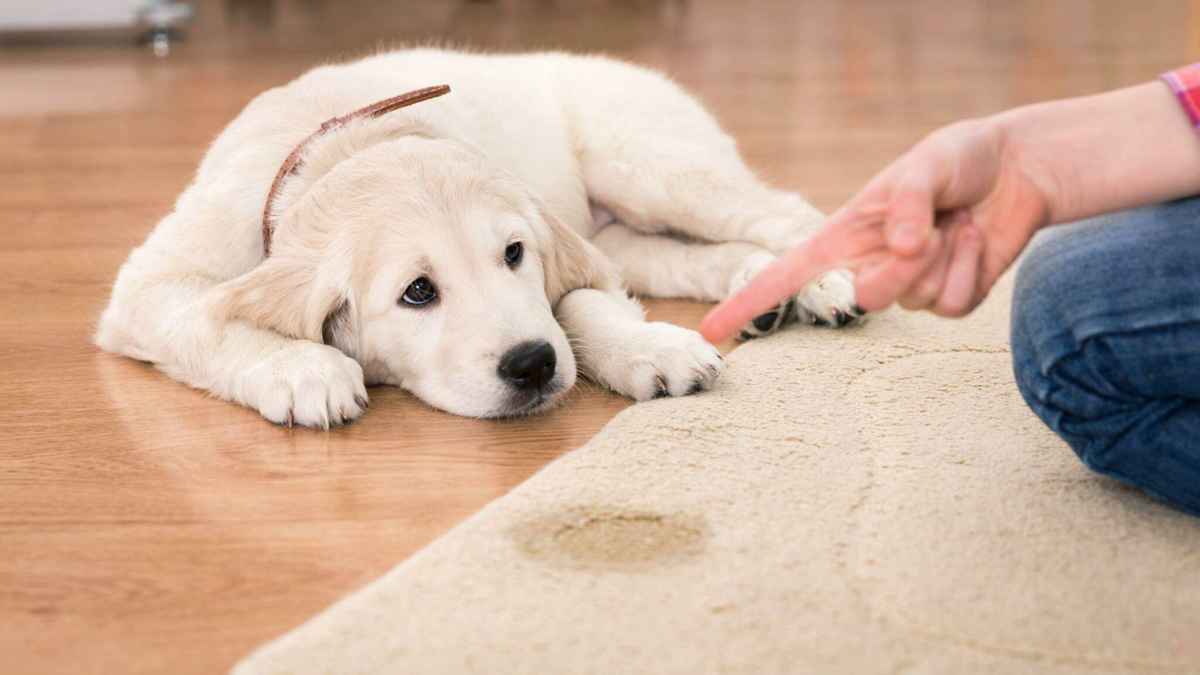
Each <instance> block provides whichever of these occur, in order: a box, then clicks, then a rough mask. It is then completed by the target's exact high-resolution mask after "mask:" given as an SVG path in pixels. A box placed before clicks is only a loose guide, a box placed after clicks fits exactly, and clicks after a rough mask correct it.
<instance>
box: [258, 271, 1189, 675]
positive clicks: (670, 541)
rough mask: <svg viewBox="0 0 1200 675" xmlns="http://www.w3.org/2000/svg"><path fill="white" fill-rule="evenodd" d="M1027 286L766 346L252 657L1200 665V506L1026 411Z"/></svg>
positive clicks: (540, 665) (616, 669)
mask: <svg viewBox="0 0 1200 675" xmlns="http://www.w3.org/2000/svg"><path fill="white" fill-rule="evenodd" d="M1008 295H1009V291H1008V290H1007V286H1006V287H1004V288H1001V289H998V290H997V292H996V293H995V294H994V297H993V300H991V301H989V303H988V305H986V306H985V307H984V308H983V309H982V310H981V311H980V312H979V313H977V314H976V315H975V316H974V317H973V318H971V319H969V320H967V321H960V322H952V321H940V320H937V319H933V318H930V317H926V316H916V315H910V314H906V313H902V312H891V313H888V314H885V315H882V316H878V317H874V318H873V319H872V320H871V322H870V323H869V324H868V325H867V326H865V327H863V328H860V329H855V330H851V331H848V332H833V331H825V330H813V329H792V330H788V331H786V332H785V333H784V334H781V335H778V336H775V337H772V338H770V339H767V340H762V341H758V342H753V343H750V344H747V345H746V346H744V347H742V348H740V349H738V350H737V351H736V352H735V353H734V354H733V355H732V357H731V358H730V364H729V366H730V367H729V369H728V370H727V371H726V374H725V375H724V377H723V378H722V381H721V384H720V386H719V387H717V389H716V390H715V391H713V392H710V393H707V394H704V395H701V396H697V397H690V398H685V399H673V400H660V401H655V402H652V403H647V404H643V405H638V406H634V407H632V408H630V409H628V410H627V411H625V412H624V413H622V414H621V415H619V416H618V417H617V418H616V419H615V420H613V422H612V423H610V424H609V425H608V427H606V428H605V429H604V430H603V431H602V432H601V433H600V434H598V435H597V436H596V437H595V438H594V439H592V441H591V442H590V443H588V444H587V445H586V446H584V447H583V448H580V449H579V450H576V451H574V452H572V453H569V454H568V455H566V456H565V457H563V458H562V459H560V460H558V461H556V462H554V463H553V464H551V465H550V466H548V467H547V468H546V469H545V470H543V471H542V472H540V473H539V474H537V475H536V476H534V477H533V478H532V479H530V480H529V481H528V482H526V483H525V484H524V485H522V486H520V487H519V488H517V489H516V490H514V491H513V492H512V493H511V494H509V495H508V496H506V497H504V498H502V499H500V500H498V501H496V502H494V503H493V504H491V505H490V506H488V507H487V508H486V509H484V510H483V511H482V512H480V513H479V514H477V515H476V516H474V517H473V518H471V519H470V520H468V521H467V522H465V523H464V524H462V525H461V526H459V527H458V528H456V529H454V530H453V531H452V532H450V533H449V534H447V535H446V536H444V537H442V538H441V539H440V540H438V541H436V542H435V543H433V544H432V545H430V546H429V547H428V548H426V549H424V550H423V551H421V552H420V553H418V554H417V555H415V556H414V557H413V558H411V559H410V560H408V561H406V562H404V563H403V564H401V565H400V566H398V567H397V568H396V569H394V570H393V571H392V572H390V573H389V574H388V575H386V576H385V577H383V578H382V579H380V580H378V581H377V582H375V583H373V584H371V585H370V586H368V587H366V588H364V589H363V590H361V591H359V592H357V593H355V594H353V595H351V596H350V597H348V598H346V599H345V600H343V601H342V602H340V603H338V604H337V605H335V606H333V607H332V608H330V609H329V610H327V611H326V612H324V613H322V614H320V615H318V616H317V617H315V618H313V619H312V620H311V621H309V622H308V623H306V624H305V625H303V626H301V627H300V628H298V629H296V630H295V631H293V632H292V633H290V634H288V635H285V636H284V637H282V638H280V639H278V640H276V641H275V642H272V643H270V644H268V645H266V646H265V647H263V648H262V649H260V650H259V651H257V652H256V653H255V654H253V655H251V656H250V657H249V658H247V659H246V660H245V661H244V662H243V663H241V664H240V665H239V666H238V667H237V668H236V669H235V672H236V673H239V674H241V675H250V674H251V673H255V674H264V675H265V674H267V673H279V674H282V673H339V674H340V673H346V674H349V673H455V674H459V673H512V674H517V673H521V674H524V673H555V674H566V673H605V674H611V675H619V674H625V673H688V674H689V675H692V674H698V673H755V674H764V673H910V674H916V673H921V674H924V673H1084V672H1097V671H1106V672H1108V671H1111V672H1181V673H1182V672H1189V673H1197V672H1200V520H1197V519H1191V518H1189V517H1187V516H1183V515H1180V514H1178V513H1176V512H1174V511H1171V510H1169V509H1167V508H1165V507H1163V506H1161V505H1159V504H1158V503H1156V502H1154V501H1152V500H1150V499H1148V498H1145V497H1143V496H1141V495H1140V494H1139V493H1137V492H1135V491H1133V490H1130V489H1128V488H1125V487H1122V486H1121V485H1119V484H1117V483H1116V482H1114V481H1110V480H1107V479H1104V478H1101V477H1098V476H1095V475H1093V474H1091V473H1089V472H1088V471H1087V470H1086V469H1084V468H1083V466H1082V465H1081V464H1080V463H1079V462H1078V461H1077V460H1076V458H1075V457H1074V455H1073V454H1072V453H1071V451H1070V450H1069V449H1068V448H1067V447H1066V446H1065V445H1064V444H1063V443H1061V442H1060V441H1058V440H1057V438H1056V437H1054V436H1053V435H1052V434H1051V433H1050V432H1049V431H1047V430H1045V429H1044V428H1042V426H1041V425H1040V423H1039V422H1038V420H1037V419H1036V418H1035V417H1034V416H1033V415H1032V413H1030V412H1029V411H1028V410H1026V408H1025V407H1024V405H1023V404H1022V402H1021V400H1020V397H1019V395H1018V394H1017V392H1016V390H1015V388H1014V386H1013V384H1012V376H1011V374H1010V366H1009V356H1008V348H1007V339H1006V338H1007V298H1008ZM397 489H403V486H397Z"/></svg>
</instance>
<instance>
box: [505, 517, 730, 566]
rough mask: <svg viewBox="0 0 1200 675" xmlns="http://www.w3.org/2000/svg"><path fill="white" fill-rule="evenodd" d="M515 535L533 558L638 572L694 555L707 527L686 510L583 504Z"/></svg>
mask: <svg viewBox="0 0 1200 675" xmlns="http://www.w3.org/2000/svg"><path fill="white" fill-rule="evenodd" d="M511 535H512V537H513V540H514V541H515V543H516V544H517V546H518V548H519V549H520V551H521V552H522V553H523V554H525V555H526V556H527V557H529V558H533V559H535V560H539V561H543V562H547V563H551V564H556V565H560V566H565V567H575V568H583V569H601V570H603V569H608V570H624V571H637V570H645V569H650V568H653V567H658V566H661V565H666V564H671V563H677V562H681V561H683V560H687V559H689V558H692V557H695V556H697V555H699V554H701V553H702V552H703V551H704V545H705V541H706V540H707V538H708V527H707V525H706V524H705V522H704V519H703V518H700V517H698V516H691V515H686V514H661V513H653V512H649V511H629V510H625V509H619V508H609V507H601V506H581V507H575V508H572V509H567V510H565V511H561V512H558V513H554V514H550V515H546V516H541V517H538V518H534V519H533V520H530V521H526V522H524V523H522V524H520V525H518V526H517V527H515V528H513V530H512V532H511Z"/></svg>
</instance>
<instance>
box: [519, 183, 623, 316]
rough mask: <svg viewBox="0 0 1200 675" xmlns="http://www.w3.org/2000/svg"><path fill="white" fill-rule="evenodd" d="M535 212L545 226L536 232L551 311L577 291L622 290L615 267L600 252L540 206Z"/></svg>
mask: <svg viewBox="0 0 1200 675" xmlns="http://www.w3.org/2000/svg"><path fill="white" fill-rule="evenodd" d="M538 212H539V216H540V217H541V220H542V222H543V223H545V225H546V227H545V231H544V232H539V236H540V237H541V239H542V241H541V242H540V244H541V246H540V248H541V251H542V267H543V268H544V270H545V274H546V297H547V298H548V299H549V300H550V306H551V307H553V306H555V305H557V304H558V301H559V300H561V299H562V296H564V295H566V294H567V293H569V292H571V291H573V290H576V289H579V288H595V289H599V290H606V291H607V290H617V289H619V288H620V287H621V278H620V275H618V274H617V270H616V268H615V266H614V265H613V264H612V262H611V261H609V260H608V258H606V257H605V256H604V254H603V253H601V252H600V250H599V249H597V248H596V247H595V246H594V245H592V243H591V242H589V241H587V240H586V239H584V238H583V237H581V236H579V235H578V234H576V233H575V231H574V230H572V229H571V228H569V227H567V226H566V225H565V224H564V223H563V222H562V221H560V220H559V219H558V218H556V217H554V215H553V214H551V213H550V212H549V210H548V209H546V208H545V207H544V206H542V205H540V204H539V205H538Z"/></svg>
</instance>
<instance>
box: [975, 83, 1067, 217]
mask: <svg viewBox="0 0 1200 675" xmlns="http://www.w3.org/2000/svg"><path fill="white" fill-rule="evenodd" d="M1052 105H1054V104H1053V103H1042V104H1034V105H1028V106H1022V107H1020V108H1014V109H1012V110H1007V111H1004V112H1001V113H998V114H996V115H993V116H991V117H989V118H985V124H986V125H987V127H988V130H989V133H991V134H993V135H994V136H995V138H996V139H997V140H996V143H997V146H998V148H999V150H998V152H999V156H1000V162H1001V164H1003V165H1006V166H1008V167H1011V170H1012V171H1013V172H1014V173H1015V174H1016V176H1017V179H1018V180H1022V181H1024V182H1025V183H1027V184H1028V188H1029V189H1030V191H1031V192H1032V193H1033V194H1034V195H1035V197H1036V199H1037V201H1038V202H1040V205H1041V210H1042V214H1043V217H1042V219H1041V222H1039V223H1037V227H1038V228H1041V227H1043V226H1045V225H1049V224H1051V223H1057V222H1062V221H1063V220H1064V219H1065V218H1069V216H1068V215H1067V214H1069V213H1071V212H1072V211H1074V210H1076V206H1075V205H1076V204H1077V203H1078V202H1079V190H1080V186H1079V181H1078V180H1077V178H1078V175H1079V174H1078V171H1077V170H1076V169H1075V168H1074V166H1073V162H1072V159H1073V157H1071V154H1070V151H1069V150H1067V149H1066V148H1069V147H1070V146H1072V145H1074V143H1073V142H1072V141H1071V140H1070V139H1069V138H1065V137H1064V136H1067V135H1069V134H1070V130H1069V129H1063V130H1057V131H1052V130H1050V129H1048V128H1047V124H1048V122H1049V120H1048V119H1047V118H1048V117H1050V116H1051V115H1049V114H1048V113H1050V112H1051V111H1047V110H1046V107H1047V106H1052Z"/></svg>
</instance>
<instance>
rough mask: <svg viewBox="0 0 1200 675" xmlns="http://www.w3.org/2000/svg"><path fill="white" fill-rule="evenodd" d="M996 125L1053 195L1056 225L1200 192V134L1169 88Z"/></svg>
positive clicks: (1012, 117) (1013, 115) (1078, 101)
mask: <svg viewBox="0 0 1200 675" xmlns="http://www.w3.org/2000/svg"><path fill="white" fill-rule="evenodd" d="M993 121H994V122H995V123H996V124H997V125H998V126H999V128H1000V131H1001V135H1002V138H1003V139H1004V145H1005V148H1006V152H1012V153H1014V154H1015V155H1016V156H1017V161H1018V163H1019V164H1020V165H1021V166H1022V167H1023V168H1024V169H1025V171H1026V173H1027V175H1028V176H1029V178H1030V179H1031V180H1032V181H1033V182H1034V183H1035V184H1036V185H1037V186H1038V187H1039V188H1040V190H1041V191H1042V193H1043V195H1044V196H1045V198H1046V201H1047V206H1048V210H1049V213H1048V224H1049V223H1061V222H1067V221H1072V220H1078V219H1080V218H1086V217H1088V216H1093V215H1096V214H1100V213H1107V212H1110V211H1119V210H1122V209H1128V208H1133V207H1136V206H1142V205H1145V204H1151V203H1157V202H1162V201H1167V200H1170V199H1175V198H1178V197H1185V196H1189V195H1194V194H1197V193H1200V134H1198V133H1197V131H1196V129H1194V128H1193V127H1192V125H1191V121H1190V120H1189V119H1188V116H1187V114H1186V113H1185V112H1184V110H1183V109H1182V108H1181V107H1180V105H1179V102H1178V101H1177V100H1176V98H1175V95H1174V93H1173V92H1172V91H1171V89H1170V88H1169V87H1168V86H1167V85H1166V84H1164V83H1161V82H1150V83H1146V84H1142V85H1138V86H1135V87H1130V88H1128V89H1120V90H1117V91H1113V92H1109V93H1105V94H1099V95H1096V96H1088V97H1083V98H1075V99H1066V100H1061V101H1051V102H1048V103H1041V104H1036V105H1031V106H1026V107H1022V108H1017V109H1015V110H1011V111H1008V112H1005V113H1001V114H999V115H997V116H996V117H994V118H993Z"/></svg>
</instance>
